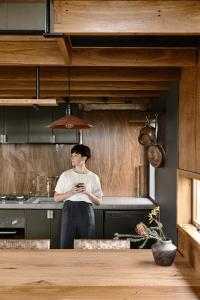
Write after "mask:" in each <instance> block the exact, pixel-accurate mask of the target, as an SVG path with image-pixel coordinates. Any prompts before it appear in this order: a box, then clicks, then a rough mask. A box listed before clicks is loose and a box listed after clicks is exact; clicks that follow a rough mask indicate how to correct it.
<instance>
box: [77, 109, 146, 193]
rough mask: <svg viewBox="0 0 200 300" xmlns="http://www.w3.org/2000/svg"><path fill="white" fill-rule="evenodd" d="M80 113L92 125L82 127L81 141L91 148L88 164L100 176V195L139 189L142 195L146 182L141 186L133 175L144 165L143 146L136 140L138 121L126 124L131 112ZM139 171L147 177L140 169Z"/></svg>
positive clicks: (137, 178) (135, 191) (130, 191)
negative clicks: (102, 191) (82, 139)
mask: <svg viewBox="0 0 200 300" xmlns="http://www.w3.org/2000/svg"><path fill="white" fill-rule="evenodd" d="M82 115H83V116H84V117H85V118H87V119H90V121H91V122H92V123H93V124H94V125H95V127H94V128H93V129H91V130H87V131H86V130H85V133H84V141H83V142H84V143H85V144H88V145H90V146H91V148H92V149H93V152H94V156H93V158H92V159H91V162H90V163H89V166H90V167H91V168H92V169H93V170H94V171H95V172H96V173H97V174H99V175H100V178H101V180H102V185H103V187H104V194H105V195H106V196H138V190H140V191H143V193H142V195H145V194H146V191H147V188H146V184H145V187H144V188H143V187H141V186H139V183H140V182H141V180H140V176H137V172H138V170H137V169H138V168H139V167H140V166H144V165H145V157H144V148H143V147H142V146H141V145H140V144H139V142H138V140H137V138H138V135H139V130H140V128H141V124H137V123H128V120H129V119H131V112H120V111H116V112H111V111H110V112H109V111H102V112H92V113H90V112H88V113H86V112H85V113H83V114H82ZM140 169H141V168H140ZM146 169H147V168H145V170H146ZM143 174H144V176H145V177H146V176H147V174H146V172H144V171H143ZM144 182H146V181H145V179H144Z"/></svg>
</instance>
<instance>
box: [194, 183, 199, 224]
mask: <svg viewBox="0 0 200 300" xmlns="http://www.w3.org/2000/svg"><path fill="white" fill-rule="evenodd" d="M192 206H193V218H192V219H193V224H194V225H196V226H198V228H200V180H196V179H193V203H192Z"/></svg>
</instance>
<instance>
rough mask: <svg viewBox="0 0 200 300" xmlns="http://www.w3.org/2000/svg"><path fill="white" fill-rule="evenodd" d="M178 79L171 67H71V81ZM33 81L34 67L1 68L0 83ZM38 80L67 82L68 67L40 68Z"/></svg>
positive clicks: (178, 76) (34, 77)
mask: <svg viewBox="0 0 200 300" xmlns="http://www.w3.org/2000/svg"><path fill="white" fill-rule="evenodd" d="M179 79H180V70H179V68H172V67H149V68H148V67H147V68H144V67H135V68H134V67H132V68H131V67H120V68H117V67H71V78H70V80H71V82H73V81H91V82H92V81H177V80H179ZM4 80H5V81H6V80H11V81H12V82H14V81H34V82H35V80H36V76H35V67H25V66H23V67H22V66H18V67H16V66H15V67H12V66H2V67H1V68H0V81H4ZM40 80H41V82H42V81H53V82H59V81H66V82H67V81H68V80H69V71H68V67H55V66H54V67H46V66H44V67H41V68H40Z"/></svg>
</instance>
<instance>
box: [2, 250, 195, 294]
mask: <svg viewBox="0 0 200 300" xmlns="http://www.w3.org/2000/svg"><path fill="white" fill-rule="evenodd" d="M0 278H1V280H0V295H5V299H6V300H7V299H17V298H11V297H12V292H13V296H14V295H15V297H16V295H17V293H19V294H20V297H21V298H20V297H19V299H20V300H23V299H26V298H25V297H27V295H28V294H29V295H30V293H31V292H33V291H34V295H37V293H40V294H41V295H43V298H41V299H48V300H50V299H51V296H52V297H53V295H54V298H52V299H56V300H57V299H68V298H67V297H66V296H67V295H69V293H75V295H76V297H77V298H76V299H101V298H98V297H99V295H101V293H102V297H103V295H104V294H105V293H108V299H118V298H114V295H115V296H116V297H118V296H119V295H121V296H122V291H123V295H126V293H129V294H131V295H132V294H134V295H138V293H139V294H140V296H142V295H143V296H144V299H145V297H147V296H150V294H153V295H154V299H163V298H162V297H161V296H159V295H163V292H164V291H165V293H169V299H170V297H171V299H172V296H176V300H177V299H187V298H183V296H184V295H189V296H190V298H188V299H199V298H198V297H199V296H200V274H198V273H197V272H196V271H195V270H194V269H193V268H192V267H191V266H190V265H189V264H187V263H186V261H185V259H184V258H183V257H181V256H180V255H179V254H177V256H176V259H175V262H174V264H173V265H172V266H170V267H161V266H158V265H156V264H155V263H154V260H153V256H152V253H151V250H149V249H142V250H141V249H134V250H132V249H130V250H78V249H76V250H61V249H60V250H14V249H11V250H10V249H9V250H0ZM86 287H87V289H86ZM11 291H12V292H11ZM95 291H96V292H97V291H98V297H97V295H96V292H95ZM88 293H89V294H88ZM90 293H91V295H93V298H92V296H91V298H90ZM109 293H110V297H111V295H112V296H113V298H109ZM149 293H150V294H149ZM183 293H185V294H184V295H183ZM55 295H57V297H55ZM58 295H59V296H60V298H59V297H58ZM73 295H74V294H73ZM95 295H96V296H95ZM127 295H128V294H127ZM145 295H146V296H145ZM180 295H181V297H182V298H178V297H179V296H180ZM23 296H24V298H23ZM157 296H159V297H161V298H156V297H157ZM62 297H64V298H62ZM84 297H85V298H84ZM192 297H193V298H192ZM196 297H197V298H196ZM0 299H4V298H1V297H0ZM31 299H37V298H31ZM69 299H71V298H69ZM102 299H104V298H102ZM119 299H122V298H119ZM124 299H125V298H124ZM127 299H129V298H127ZM134 299H137V298H134ZM138 299H142V298H138ZM164 299H168V298H164Z"/></svg>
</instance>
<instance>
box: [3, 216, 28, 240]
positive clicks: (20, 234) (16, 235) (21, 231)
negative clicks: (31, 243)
mask: <svg viewBox="0 0 200 300" xmlns="http://www.w3.org/2000/svg"><path fill="white" fill-rule="evenodd" d="M24 237H25V218H24V217H0V239H24Z"/></svg>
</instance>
